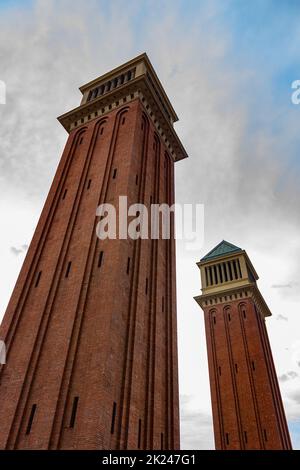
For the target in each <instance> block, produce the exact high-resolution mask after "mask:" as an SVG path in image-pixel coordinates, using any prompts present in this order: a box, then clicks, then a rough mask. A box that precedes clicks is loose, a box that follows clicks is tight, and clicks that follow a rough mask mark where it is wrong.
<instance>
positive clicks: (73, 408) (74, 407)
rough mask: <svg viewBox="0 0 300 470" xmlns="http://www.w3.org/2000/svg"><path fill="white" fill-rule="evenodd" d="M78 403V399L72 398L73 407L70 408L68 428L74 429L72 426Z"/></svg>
mask: <svg viewBox="0 0 300 470" xmlns="http://www.w3.org/2000/svg"><path fill="white" fill-rule="evenodd" d="M78 401H79V397H74V400H73V406H72V413H71V418H70V428H74V425H75V420H76V414H77V408H78Z"/></svg>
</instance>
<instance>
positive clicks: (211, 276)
mask: <svg viewBox="0 0 300 470" xmlns="http://www.w3.org/2000/svg"><path fill="white" fill-rule="evenodd" d="M208 272H209V277H210V283H211V285H213V284H214V278H213V275H212V269H211V266H209V268H208Z"/></svg>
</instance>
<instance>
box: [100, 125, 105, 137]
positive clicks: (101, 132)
mask: <svg viewBox="0 0 300 470" xmlns="http://www.w3.org/2000/svg"><path fill="white" fill-rule="evenodd" d="M103 131H104V127H101V131H100V135H102V134H103Z"/></svg>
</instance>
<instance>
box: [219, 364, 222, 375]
mask: <svg viewBox="0 0 300 470" xmlns="http://www.w3.org/2000/svg"><path fill="white" fill-rule="evenodd" d="M221 372H222V371H221V367H220V366H219V375H221Z"/></svg>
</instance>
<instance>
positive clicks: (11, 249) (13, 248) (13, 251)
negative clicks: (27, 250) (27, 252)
mask: <svg viewBox="0 0 300 470" xmlns="http://www.w3.org/2000/svg"><path fill="white" fill-rule="evenodd" d="M10 251H11V252H12V253H13V254H14V255H16V256H18V255H19V254H20V253H23V250H22V249H21V250H19V249H18V248H16V247H15V246H11V247H10Z"/></svg>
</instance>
